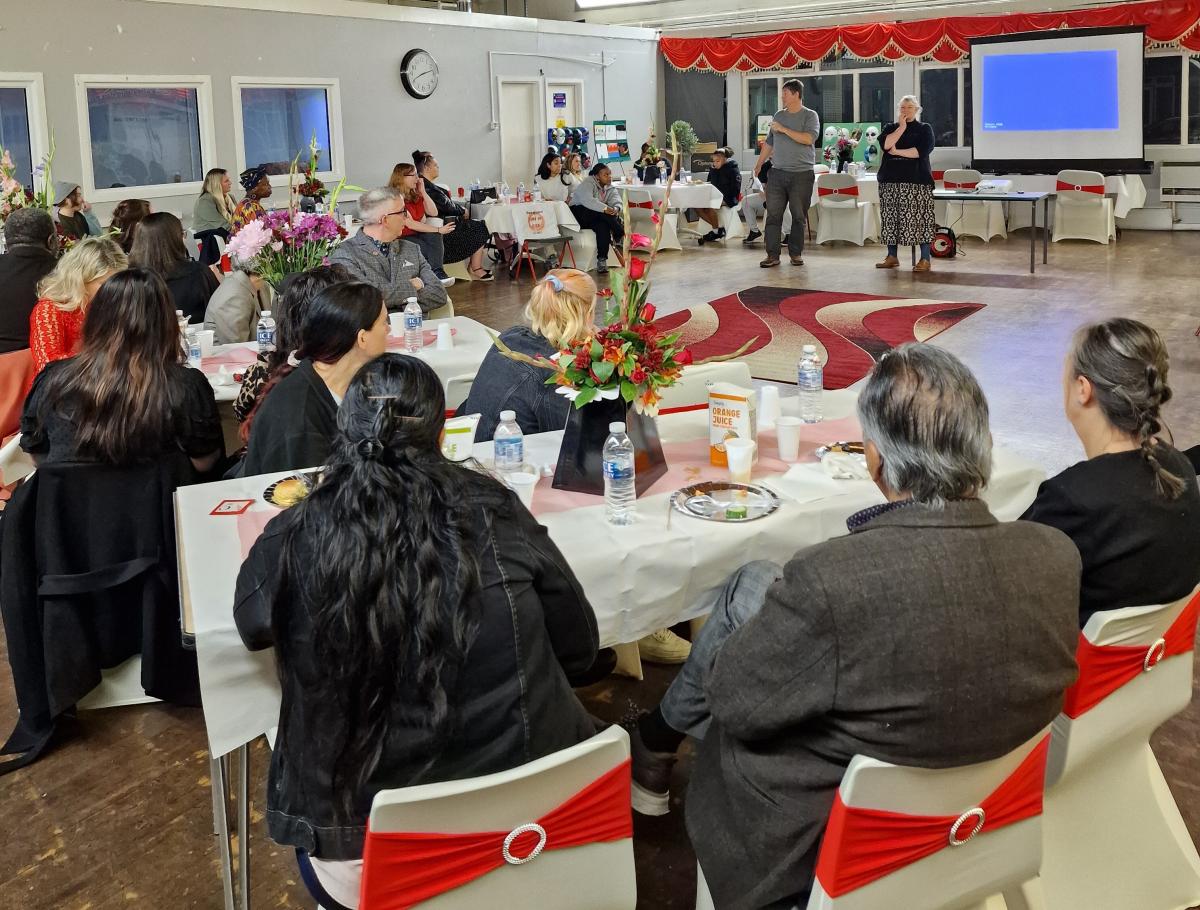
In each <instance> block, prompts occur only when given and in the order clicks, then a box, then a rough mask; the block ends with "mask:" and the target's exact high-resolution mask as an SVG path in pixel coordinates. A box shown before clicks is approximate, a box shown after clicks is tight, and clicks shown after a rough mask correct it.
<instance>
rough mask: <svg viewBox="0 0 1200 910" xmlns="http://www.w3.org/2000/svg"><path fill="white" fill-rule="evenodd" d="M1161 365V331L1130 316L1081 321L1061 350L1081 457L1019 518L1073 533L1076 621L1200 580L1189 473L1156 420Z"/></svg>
mask: <svg viewBox="0 0 1200 910" xmlns="http://www.w3.org/2000/svg"><path fill="white" fill-rule="evenodd" d="M1168 367H1169V361H1168V357H1167V348H1166V345H1165V344H1163V340H1162V338H1160V337H1159V334H1158V332H1156V331H1155V330H1154V329H1152V328H1150V326H1148V325H1145V324H1143V323H1141V322H1137V321H1136V320H1133V319H1109V320H1107V321H1105V322H1098V323H1094V324H1092V325H1087V326H1084V327H1083V328H1081V329H1080V330H1079V331H1078V332H1077V333H1076V335H1075V340H1074V343H1073V344H1072V347H1071V352H1070V353H1069V354H1068V355H1067V361H1066V365H1065V369H1064V374H1063V386H1064V399H1065V408H1066V414H1067V419H1068V420H1069V421H1070V422H1071V425H1072V426H1073V427H1074V428H1075V433H1076V435H1077V436H1078V437H1079V441H1080V442H1081V443H1083V449H1084V452H1085V453H1086V454H1087V460H1086V461H1081V462H1079V463H1078V464H1076V465H1073V466H1071V467H1069V468H1067V469H1066V470H1065V471H1063V472H1062V473H1061V474H1059V475H1058V476H1056V477H1052V478H1051V479H1049V480H1047V481H1046V482H1045V483H1043V484H1042V486H1041V489H1039V490H1038V495H1037V499H1036V500H1034V503H1033V505H1032V506H1030V507H1029V510H1028V511H1027V512H1026V513H1025V514H1024V515H1023V516H1022V517H1023V518H1024V519H1026V520H1029V521H1037V522H1040V523H1042V524H1046V525H1051V526H1052V527H1055V528H1058V529H1059V530H1060V531H1062V532H1064V533H1065V534H1066V535H1067V536H1068V537H1070V538H1071V539H1072V540H1073V541H1075V546H1076V547H1078V549H1079V554H1080V556H1081V557H1082V559H1083V580H1082V585H1081V590H1080V602H1079V618H1080V625H1081V626H1082V625H1084V624H1086V623H1087V621H1088V619H1089V618H1090V617H1091V615H1092V614H1093V613H1095V612H1097V611H1100V610H1115V609H1119V608H1122V607H1136V606H1148V605H1151V604H1165V603H1171V602H1172V601H1175V600H1178V599H1179V598H1181V597H1184V596H1186V595H1187V594H1188V593H1189V592H1191V590H1192V589H1193V588H1194V587H1195V586H1196V584H1197V583H1198V582H1200V561H1197V559H1196V554H1197V553H1198V552H1200V490H1198V489H1197V486H1196V472H1195V470H1194V469H1193V468H1192V465H1191V462H1190V461H1189V460H1188V459H1187V458H1186V457H1185V456H1184V455H1183V454H1182V453H1180V452H1179V451H1177V450H1176V449H1175V448H1174V446H1173V445H1172V444H1171V441H1170V433H1169V431H1167V430H1166V427H1165V426H1164V424H1163V422H1162V414H1161V410H1162V406H1163V405H1165V404H1166V403H1167V402H1168V401H1170V400H1171V387H1170V386H1169V385H1168V384H1167V371H1168ZM1164 432H1165V433H1166V438H1163V436H1162V435H1161V434H1163V433H1164Z"/></svg>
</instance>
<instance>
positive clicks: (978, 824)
mask: <svg viewBox="0 0 1200 910" xmlns="http://www.w3.org/2000/svg"><path fill="white" fill-rule="evenodd" d="M972 818H973V819H975V828H974V829H973V830H972V831H971V833H970V834H968V835H967V836H966V837H964V838H962V839H961V840H960V839H959V837H958V829H959V828H961V827H962V826H963V824H964V823H965V822H966V821H967V819H972ZM986 818H987V815H986V814H985V813H984V811H983V810H982V809H980V808H979V807H978V806H976V807H975V808H974V809H968V810H967V811H966V812H964V813H963V814H962V815H960V816H959V817H958V818H957V819H956V820H955V822H954V824H953V825H951V826H950V846H951V847H961V846H962V845H963V844H965V843H966V842H967V841H969V840H970V839H971V838H973V837H974V836H975V835H976V834H978V833H979V832H980V831H982V830H983V823H984V820H985V819H986Z"/></svg>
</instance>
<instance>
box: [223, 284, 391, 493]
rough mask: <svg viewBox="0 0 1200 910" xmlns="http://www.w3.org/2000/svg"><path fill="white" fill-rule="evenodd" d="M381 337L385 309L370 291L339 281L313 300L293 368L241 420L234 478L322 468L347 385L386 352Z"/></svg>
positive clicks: (277, 374) (278, 375) (377, 295)
mask: <svg viewBox="0 0 1200 910" xmlns="http://www.w3.org/2000/svg"><path fill="white" fill-rule="evenodd" d="M387 339H388V319H387V310H386V309H385V308H384V305H383V295H382V294H381V293H380V292H379V290H378V289H377V288H374V287H372V286H371V285H369V284H366V283H364V282H361V281H343V282H340V283H338V284H334V285H331V286H329V287H327V288H325V290H323V291H321V292H320V293H319V294H317V296H316V297H314V298H313V299H312V302H311V303H310V304H309V305H308V310H307V311H306V312H305V314H304V321H303V323H301V326H300V347H299V348H298V349H297V350H296V353H295V359H296V361H297V362H298V365H297V366H296V367H295V368H294V369H292V370H288V371H285V370H283V369H280V370H277V371H276V372H275V374H274V376H273V378H272V380H271V382H269V383H268V384H267V385H266V386H265V387H264V388H263V390H262V392H261V393H260V394H259V397H258V404H257V405H256V406H255V409H254V410H253V411H252V412H251V413H250V414H249V416H247V418H246V422H247V424H248V425H249V431H248V433H249V435H248V436H247V441H246V459H245V461H243V462H242V464H241V466H240V468H239V470H238V474H239V475H241V476H243V477H248V476H250V475H252V474H269V473H273V472H276V471H292V470H299V469H300V468H312V467H318V466H320V465H323V464H324V463H325V459H326V457H327V456H328V455H329V446H330V444H331V443H332V440H333V434H334V432H335V430H336V429H337V409H338V405H340V404H341V401H342V398H343V397H344V396H345V394H346V389H347V387H349V385H350V380H352V379H353V378H354V374H355V373H357V372H358V371H359V369H360V368H361V367H362V366H363V364H365V363H367V362H368V361H371V360H373V359H375V358H376V357H378V356H379V355H380V354H382V353H383V352H384V351H385V350H387Z"/></svg>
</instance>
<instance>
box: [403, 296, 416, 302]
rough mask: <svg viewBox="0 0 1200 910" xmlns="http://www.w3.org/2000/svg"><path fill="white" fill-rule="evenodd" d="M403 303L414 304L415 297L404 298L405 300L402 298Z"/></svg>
mask: <svg viewBox="0 0 1200 910" xmlns="http://www.w3.org/2000/svg"><path fill="white" fill-rule="evenodd" d="M404 302H405V303H416V302H417V298H416V297H405V298H404Z"/></svg>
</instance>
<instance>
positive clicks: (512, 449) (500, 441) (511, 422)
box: [492, 411, 525, 473]
mask: <svg viewBox="0 0 1200 910" xmlns="http://www.w3.org/2000/svg"><path fill="white" fill-rule="evenodd" d="M492 444H493V446H494V448H495V450H496V470H497V471H500V472H501V473H508V472H510V471H519V470H520V469H521V465H522V464H524V463H525V434H524V433H522V432H521V427H520V426H519V425H518V424H517V412H516V411H501V412H500V423H499V424H498V425H497V426H496V432H495V433H493V434H492Z"/></svg>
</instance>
